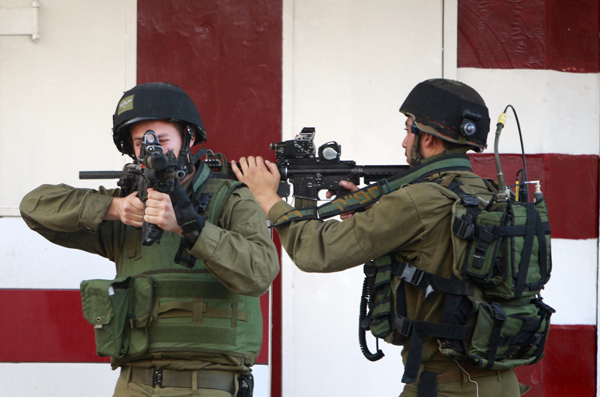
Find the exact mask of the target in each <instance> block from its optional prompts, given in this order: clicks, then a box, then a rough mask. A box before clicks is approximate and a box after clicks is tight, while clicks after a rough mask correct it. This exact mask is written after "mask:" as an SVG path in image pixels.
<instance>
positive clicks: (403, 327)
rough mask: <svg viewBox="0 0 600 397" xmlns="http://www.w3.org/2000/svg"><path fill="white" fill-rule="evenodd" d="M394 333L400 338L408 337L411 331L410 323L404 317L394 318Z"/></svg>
mask: <svg viewBox="0 0 600 397" xmlns="http://www.w3.org/2000/svg"><path fill="white" fill-rule="evenodd" d="M393 329H394V331H396V332H397V333H399V334H400V335H402V336H409V335H410V333H411V331H412V322H411V321H410V320H409V319H408V318H406V317H400V316H398V315H396V316H394V325H393Z"/></svg>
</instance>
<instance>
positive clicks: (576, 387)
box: [517, 325, 596, 397]
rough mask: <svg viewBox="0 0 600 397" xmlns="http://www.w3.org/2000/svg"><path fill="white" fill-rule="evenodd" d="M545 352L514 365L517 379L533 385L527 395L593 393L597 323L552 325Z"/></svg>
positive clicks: (560, 396)
mask: <svg viewBox="0 0 600 397" xmlns="http://www.w3.org/2000/svg"><path fill="white" fill-rule="evenodd" d="M544 351H545V356H544V358H542V361H540V362H539V363H537V364H534V365H530V366H527V367H520V368H517V375H518V378H519V381H520V382H521V383H524V384H526V385H528V386H532V389H531V390H530V391H529V392H528V393H527V394H526V396H527V397H565V396H595V395H596V327H595V326H593V325H553V326H552V327H551V329H550V334H549V336H548V341H547V342H546V348H545V349H544Z"/></svg>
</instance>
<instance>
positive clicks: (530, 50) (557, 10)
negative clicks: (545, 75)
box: [458, 0, 600, 73]
mask: <svg viewBox="0 0 600 397" xmlns="http://www.w3.org/2000/svg"><path fill="white" fill-rule="evenodd" d="M599 32H600V3H599V2H598V1H597V0H491V1H480V0H460V1H459V2H458V67H475V68H498V69H519V68H520V69H553V70H560V71H566V72H579V73H597V72H599V71H600V37H599V34H598V33H599Z"/></svg>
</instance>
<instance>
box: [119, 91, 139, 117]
mask: <svg viewBox="0 0 600 397" xmlns="http://www.w3.org/2000/svg"><path fill="white" fill-rule="evenodd" d="M134 96H135V95H129V96H126V97H125V98H123V99H121V102H119V110H118V111H117V115H120V114H121V113H123V112H126V111H128V110H132V109H133V97H134Z"/></svg>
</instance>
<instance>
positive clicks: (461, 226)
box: [452, 218, 474, 240]
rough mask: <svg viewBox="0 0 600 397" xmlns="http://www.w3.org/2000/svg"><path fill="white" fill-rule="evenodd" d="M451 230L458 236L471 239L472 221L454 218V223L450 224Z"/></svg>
mask: <svg viewBox="0 0 600 397" xmlns="http://www.w3.org/2000/svg"><path fill="white" fill-rule="evenodd" d="M452 232H453V233H454V235H455V236H458V237H460V238H462V239H465V240H472V239H473V232H474V229H473V222H469V221H467V220H464V219H461V218H454V223H453V224H452Z"/></svg>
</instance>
